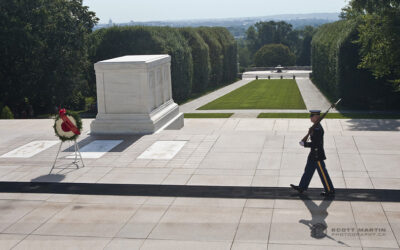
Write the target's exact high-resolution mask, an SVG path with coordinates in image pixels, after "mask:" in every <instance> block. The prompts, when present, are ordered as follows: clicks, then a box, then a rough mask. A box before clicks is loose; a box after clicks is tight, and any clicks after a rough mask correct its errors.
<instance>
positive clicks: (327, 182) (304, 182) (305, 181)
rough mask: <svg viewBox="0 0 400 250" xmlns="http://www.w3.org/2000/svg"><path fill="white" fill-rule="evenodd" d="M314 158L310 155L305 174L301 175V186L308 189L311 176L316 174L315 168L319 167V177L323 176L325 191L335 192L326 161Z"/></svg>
mask: <svg viewBox="0 0 400 250" xmlns="http://www.w3.org/2000/svg"><path fill="white" fill-rule="evenodd" d="M313 158H314V157H310V156H309V157H308V158H307V165H306V168H305V169H304V174H303V176H302V177H301V181H300V185H299V187H300V188H302V189H304V190H307V188H308V185H309V184H310V181H311V178H312V177H313V175H314V172H315V169H317V171H318V174H319V177H320V178H321V182H322V184H323V185H324V189H325V192H334V191H335V188H334V187H333V184H332V181H331V178H330V177H329V174H328V171H327V170H326V167H325V163H324V161H318V160H316V159H315V158H314V159H313Z"/></svg>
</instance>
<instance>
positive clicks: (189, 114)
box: [184, 113, 233, 118]
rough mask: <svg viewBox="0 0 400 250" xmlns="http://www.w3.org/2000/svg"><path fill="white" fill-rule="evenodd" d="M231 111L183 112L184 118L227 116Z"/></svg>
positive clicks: (229, 115)
mask: <svg viewBox="0 0 400 250" xmlns="http://www.w3.org/2000/svg"><path fill="white" fill-rule="evenodd" d="M232 115H233V113H185V114H184V117H185V118H229V117H231V116H232Z"/></svg>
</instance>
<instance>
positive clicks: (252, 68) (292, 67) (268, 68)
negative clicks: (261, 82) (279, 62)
mask: <svg viewBox="0 0 400 250" xmlns="http://www.w3.org/2000/svg"><path fill="white" fill-rule="evenodd" d="M271 70H272V71H276V68H275V67H251V68H246V70H245V72H246V71H271ZM282 70H312V66H285V67H283V69H282Z"/></svg>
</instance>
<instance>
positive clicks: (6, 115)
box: [0, 106, 14, 119]
mask: <svg viewBox="0 0 400 250" xmlns="http://www.w3.org/2000/svg"><path fill="white" fill-rule="evenodd" d="M0 119H14V115H13V113H12V112H11V110H10V108H9V107H8V106H4V107H3V108H2V109H1V113H0Z"/></svg>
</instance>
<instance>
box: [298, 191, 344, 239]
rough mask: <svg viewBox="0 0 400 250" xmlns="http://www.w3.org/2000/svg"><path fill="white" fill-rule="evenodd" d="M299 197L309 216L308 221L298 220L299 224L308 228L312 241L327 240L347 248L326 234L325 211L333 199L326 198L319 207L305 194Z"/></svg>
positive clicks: (326, 212)
mask: <svg viewBox="0 0 400 250" xmlns="http://www.w3.org/2000/svg"><path fill="white" fill-rule="evenodd" d="M299 197H300V199H301V200H302V201H303V203H304V205H305V206H306V207H307V209H308V211H309V212H310V214H311V219H310V220H306V219H301V220H299V223H301V224H304V225H305V226H307V227H308V230H310V236H311V237H312V238H314V239H323V238H328V239H330V240H333V241H335V242H337V243H339V244H340V245H343V246H347V245H346V244H345V243H343V242H342V241H339V240H336V239H335V238H333V237H331V236H329V235H328V233H327V229H328V224H327V223H326V218H327V217H328V215H329V213H328V211H327V210H328V207H329V206H330V205H331V203H332V202H333V199H332V198H330V197H326V198H324V199H323V200H322V201H321V203H320V204H319V205H317V204H316V203H315V202H314V201H313V200H311V199H310V197H309V196H308V195H307V194H300V195H299Z"/></svg>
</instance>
